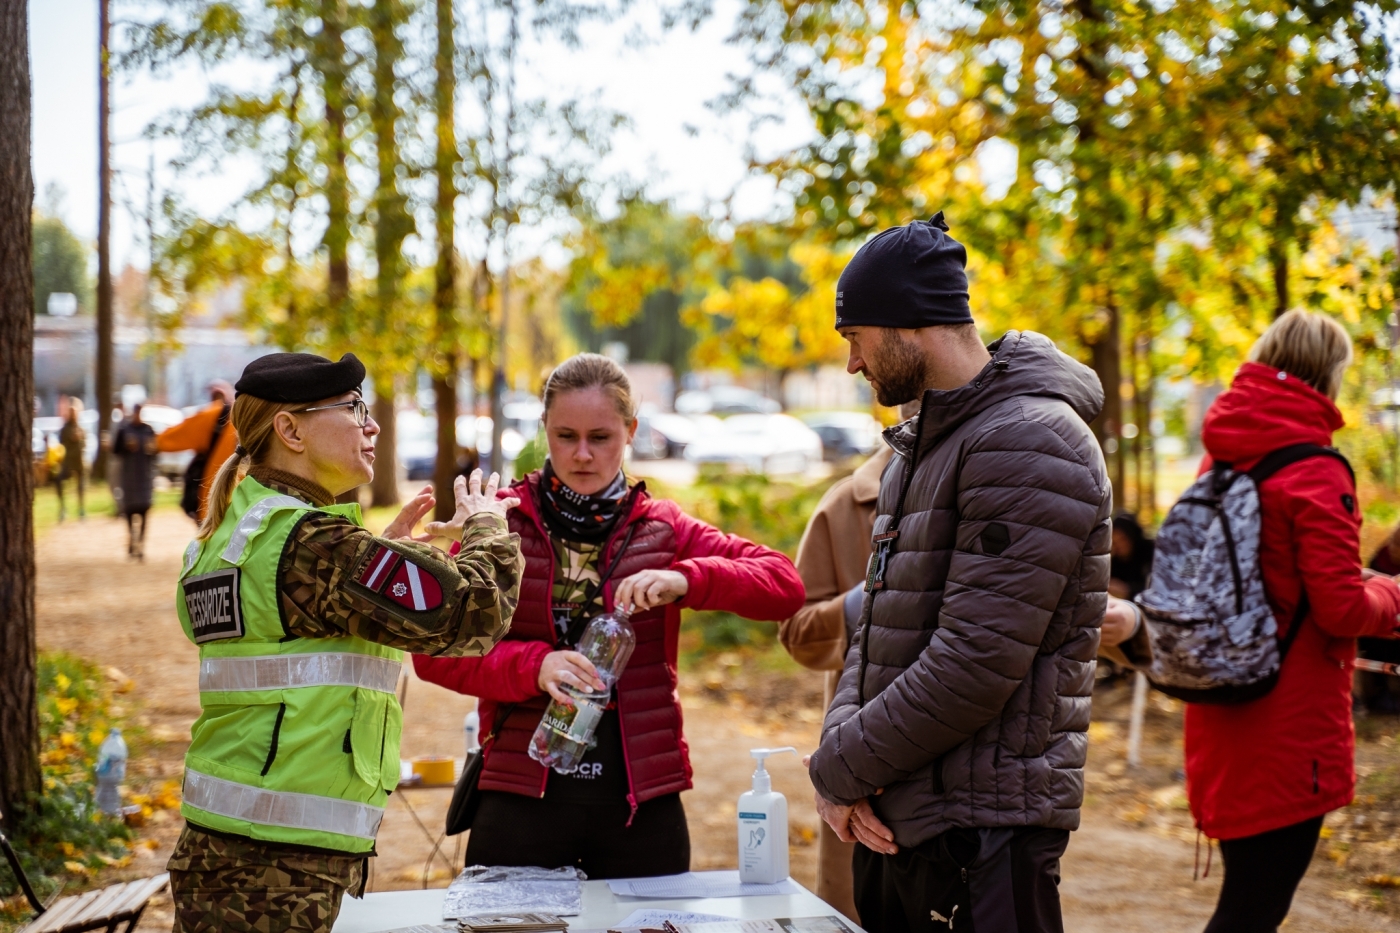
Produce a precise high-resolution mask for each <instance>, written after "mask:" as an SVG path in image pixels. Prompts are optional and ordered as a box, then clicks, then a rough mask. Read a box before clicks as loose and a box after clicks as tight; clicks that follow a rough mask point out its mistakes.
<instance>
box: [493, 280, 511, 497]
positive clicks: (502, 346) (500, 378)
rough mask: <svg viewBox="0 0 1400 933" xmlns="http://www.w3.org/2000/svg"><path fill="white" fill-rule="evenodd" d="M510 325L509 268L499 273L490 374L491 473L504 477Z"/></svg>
mask: <svg viewBox="0 0 1400 933" xmlns="http://www.w3.org/2000/svg"><path fill="white" fill-rule="evenodd" d="M509 324H510V266H509V265H507V266H506V268H505V271H504V272H502V273H501V320H500V325H499V329H498V330H497V332H496V333H497V336H496V341H495V343H496V348H495V349H496V352H495V354H494V356H495V358H496V368H495V369H494V370H493V371H492V373H491V472H492V473H500V474H502V475H503V476H504V474H505V467H506V458H505V453H504V452H503V451H502V450H501V435H502V433H503V432H504V431H505V428H506V414H505V410H506V355H507V353H509V350H508V349H507V346H506V341H507V339H508V334H509V331H508V330H507V329H506V328H507V327H508V326H509Z"/></svg>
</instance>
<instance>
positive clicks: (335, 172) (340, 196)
mask: <svg viewBox="0 0 1400 933" xmlns="http://www.w3.org/2000/svg"><path fill="white" fill-rule="evenodd" d="M318 51H319V55H318V58H319V59H320V60H319V62H318V63H317V64H318V65H319V71H320V72H321V95H322V97H323V98H324V99H325V102H326V153H325V156H324V158H325V163H326V232H325V234H324V236H323V237H322V241H321V242H322V243H323V244H324V246H325V247H326V280H327V281H326V300H327V303H328V304H329V305H330V310H331V319H332V320H333V321H336V322H338V323H340V324H341V325H342V326H343V325H344V323H345V318H346V316H347V314H348V309H347V308H346V300H347V299H348V298H349V297H350V258H349V247H350V181H349V175H348V170H347V167H346V162H347V152H348V149H349V144H348V142H347V140H346V138H345V0H321V39H320V48H319V49H318ZM289 239H290V236H289Z"/></svg>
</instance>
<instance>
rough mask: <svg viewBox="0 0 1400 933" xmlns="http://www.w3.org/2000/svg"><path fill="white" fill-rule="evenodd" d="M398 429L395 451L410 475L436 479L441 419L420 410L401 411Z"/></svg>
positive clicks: (397, 423)
mask: <svg viewBox="0 0 1400 933" xmlns="http://www.w3.org/2000/svg"><path fill="white" fill-rule="evenodd" d="M394 428H395V436H394V445H395V446H394V452H395V453H396V454H397V455H398V458H399V464H400V465H401V466H402V467H403V469H404V471H405V472H406V473H407V474H408V478H409V479H410V480H425V479H432V478H433V467H434V465H435V464H436V463H437V419H436V418H433V417H430V416H425V415H423V414H421V413H420V412H416V411H401V412H399V413H398V417H397V418H396V419H395V420H394Z"/></svg>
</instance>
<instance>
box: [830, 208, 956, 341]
mask: <svg viewBox="0 0 1400 933" xmlns="http://www.w3.org/2000/svg"><path fill="white" fill-rule="evenodd" d="M947 229H948V223H947V221H945V220H944V219H943V212H942V211H939V212H938V213H937V214H935V215H933V217H931V218H930V219H928V220H916V221H914V222H913V223H911V224H908V225H907V226H904V227H892V228H890V229H889V230H885V231H882V232H881V233H879V234H878V235H877V236H876V237H875V238H874V239H872V240H871V241H869V242H868V243H866V244H865V245H864V246H862V247H861V248H860V249H859V251H857V252H856V254H855V256H854V257H853V258H852V259H851V261H850V262H849V263H847V264H846V268H845V270H844V271H842V273H841V278H840V279H839V280H838V281H837V283H836V326H837V327H900V328H908V329H911V330H912V329H913V328H916V327H931V326H933V325H936V324H971V323H972V311H971V309H970V308H969V307H968V302H967V250H966V249H965V248H964V247H963V245H962V244H961V243H959V242H958V241H957V240H955V239H953V238H952V237H950V236H948V234H947V232H946V231H947Z"/></svg>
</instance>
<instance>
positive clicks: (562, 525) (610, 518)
mask: <svg viewBox="0 0 1400 933" xmlns="http://www.w3.org/2000/svg"><path fill="white" fill-rule="evenodd" d="M540 499H541V500H542V502H541V504H542V506H543V508H541V510H540V511H541V513H542V515H543V518H544V523H545V526H546V527H547V528H548V529H549V530H550V531H551V532H552V533H553V534H556V535H558V536H559V537H561V538H565V539H567V540H569V541H581V542H583V543H584V544H596V543H598V542H601V541H604V540H606V539H607V537H608V535H609V534H611V533H612V530H613V526H614V525H616V524H617V520H618V517H619V516H620V515H621V513H622V503H623V502H624V501H625V500H626V499H627V478H626V477H625V476H623V474H622V471H621V470H619V471H618V473H617V478H616V479H615V480H613V481H612V482H611V483H610V484H608V487H607V488H606V489H604V490H603V491H602V492H598V493H594V494H593V495H591V496H585V495H583V494H582V493H577V492H574V491H573V490H572V489H570V488H569V487H568V486H567V485H565V483H564V481H563V480H561V479H560V478H559V477H558V476H557V475H556V474H555V472H554V465H553V464H552V463H550V462H549V461H548V460H546V461H545V462H544V469H543V470H541V471H540Z"/></svg>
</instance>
